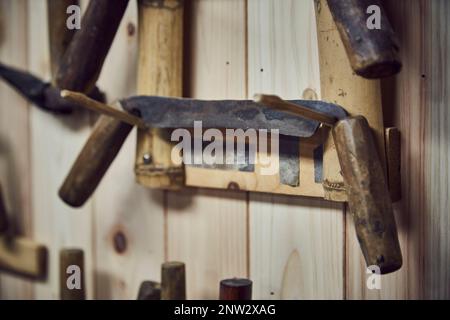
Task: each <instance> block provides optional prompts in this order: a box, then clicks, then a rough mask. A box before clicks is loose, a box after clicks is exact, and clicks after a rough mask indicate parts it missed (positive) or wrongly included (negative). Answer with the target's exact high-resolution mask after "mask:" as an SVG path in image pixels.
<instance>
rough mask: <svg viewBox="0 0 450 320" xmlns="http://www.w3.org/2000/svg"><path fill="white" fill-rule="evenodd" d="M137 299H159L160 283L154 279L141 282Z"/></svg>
mask: <svg viewBox="0 0 450 320" xmlns="http://www.w3.org/2000/svg"><path fill="white" fill-rule="evenodd" d="M137 300H161V285H160V284H159V283H158V282H155V281H144V282H142V283H141V286H140V287H139V293H138V297H137Z"/></svg>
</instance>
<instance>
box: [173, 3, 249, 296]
mask: <svg viewBox="0 0 450 320" xmlns="http://www.w3.org/2000/svg"><path fill="white" fill-rule="evenodd" d="M186 9H187V10H189V9H188V8H186ZM190 9H191V10H190V11H188V12H189V13H188V17H187V19H188V21H187V24H186V25H188V26H190V30H189V34H190V38H189V41H188V43H190V45H191V47H190V48H189V49H187V50H189V53H188V54H187V57H189V61H188V62H186V64H185V65H187V66H190V69H189V70H188V71H187V72H188V75H187V77H186V79H187V81H188V83H186V85H189V88H188V89H189V91H188V94H189V96H192V97H195V98H199V99H220V98H221V99H225V98H230V99H241V98H245V96H246V92H245V88H246V83H245V79H246V74H245V71H246V65H245V41H246V39H245V30H246V29H245V28H246V26H245V21H246V18H245V9H246V8H245V2H244V1H239V0H232V1H230V0H219V1H218V0H196V1H193V2H192V8H190ZM167 206H168V208H167V222H166V223H167V238H166V241H167V242H166V246H167V256H166V258H167V259H168V260H179V261H182V262H184V263H185V264H186V277H187V280H186V282H187V287H186V288H187V298H188V299H217V298H218V296H219V282H220V280H221V279H224V278H229V277H246V276H247V254H248V252H247V214H246V210H247V205H246V194H245V193H242V192H241V193H236V192H227V191H223V190H222V191H211V190H198V191H193V190H185V191H181V192H169V193H168V196H167Z"/></svg>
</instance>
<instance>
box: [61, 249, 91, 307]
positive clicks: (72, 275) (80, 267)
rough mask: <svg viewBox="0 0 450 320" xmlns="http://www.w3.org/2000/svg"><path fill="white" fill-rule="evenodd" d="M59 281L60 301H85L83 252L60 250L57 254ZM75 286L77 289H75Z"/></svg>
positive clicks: (79, 250)
mask: <svg viewBox="0 0 450 320" xmlns="http://www.w3.org/2000/svg"><path fill="white" fill-rule="evenodd" d="M77 277H78V278H77ZM59 281H60V298H61V300H84V299H86V290H85V282H84V253H83V250H81V249H63V250H61V252H60V253H59ZM77 285H79V287H76V286H77ZM71 286H75V287H71Z"/></svg>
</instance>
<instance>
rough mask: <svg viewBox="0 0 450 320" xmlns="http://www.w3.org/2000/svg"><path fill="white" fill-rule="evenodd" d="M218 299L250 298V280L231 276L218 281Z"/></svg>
mask: <svg viewBox="0 0 450 320" xmlns="http://www.w3.org/2000/svg"><path fill="white" fill-rule="evenodd" d="M219 299H220V300H252V281H251V280H249V279H242V278H232V279H225V280H222V281H220V294H219Z"/></svg>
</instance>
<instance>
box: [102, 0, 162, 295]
mask: <svg viewBox="0 0 450 320" xmlns="http://www.w3.org/2000/svg"><path fill="white" fill-rule="evenodd" d="M137 32H138V30H137V4H136V1H130V3H129V4H128V8H127V11H126V12H125V15H124V18H123V20H122V22H121V24H120V27H119V30H118V32H117V34H116V38H115V39H114V43H113V45H112V47H111V50H110V52H109V54H108V57H107V59H106V61H105V65H104V68H103V72H102V74H101V77H100V79H99V86H100V87H101V88H102V89H103V90H105V91H106V93H107V97H108V101H113V100H115V99H118V98H123V97H127V96H131V95H135V94H136V79H137V75H136V67H137V66H136V61H137V36H138V35H137ZM135 150H136V129H134V130H133V131H132V132H131V133H130V135H129V137H128V139H127V141H126V142H125V144H124V145H123V147H122V150H121V151H120V152H119V154H118V156H117V158H116V159H115V160H114V162H113V164H112V165H111V167H110V168H109V170H108V172H107V173H106V175H105V177H104V178H103V180H102V182H101V184H100V186H99V188H98V190H97V191H96V193H95V195H94V210H95V231H94V232H95V244H94V246H95V255H96V270H95V276H96V295H95V297H96V298H97V299H136V297H137V293H138V288H139V285H140V283H141V282H142V281H143V280H155V281H159V279H160V266H161V263H162V261H163V257H164V255H163V248H164V237H163V230H164V229H163V212H164V204H163V201H162V192H161V191H158V190H150V189H147V188H144V187H142V186H140V185H138V184H137V183H136V181H135V176H134V172H133V168H134V159H135Z"/></svg>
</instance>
